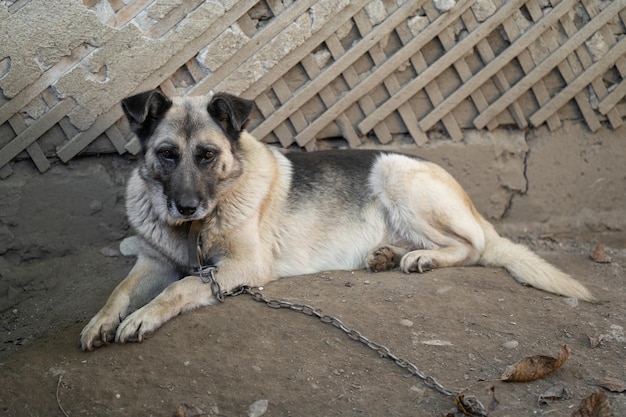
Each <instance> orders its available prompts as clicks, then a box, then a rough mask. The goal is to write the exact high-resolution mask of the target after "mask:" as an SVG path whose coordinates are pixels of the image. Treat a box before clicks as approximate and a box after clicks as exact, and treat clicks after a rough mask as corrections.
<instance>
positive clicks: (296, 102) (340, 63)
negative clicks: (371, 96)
mask: <svg viewBox="0 0 626 417" xmlns="http://www.w3.org/2000/svg"><path fill="white" fill-rule="evenodd" d="M417 6H418V4H414V3H412V2H407V3H405V4H403V5H402V6H401V7H399V8H398V9H397V10H396V11H395V12H394V13H393V14H391V15H390V16H389V17H388V18H387V19H386V20H385V21H383V22H382V23H381V24H379V25H378V26H377V27H376V28H375V29H374V30H372V31H371V32H370V33H368V34H367V35H366V36H365V37H364V38H363V39H361V41H360V42H359V43H358V44H356V45H355V46H353V47H352V48H350V50H349V51H348V52H346V53H345V54H344V55H343V56H342V57H341V58H340V59H338V60H337V61H335V62H333V63H332V64H331V65H330V66H329V67H328V68H327V69H326V70H325V71H324V73H323V74H322V75H320V76H318V77H317V78H315V79H314V80H312V81H311V82H310V83H308V84H307V85H305V86H304V87H303V88H301V89H300V90H298V91H297V93H296V94H295V95H294V97H293V98H292V99H291V100H289V102H287V103H285V104H284V105H283V106H282V107H281V108H279V109H278V110H277V111H276V112H275V113H274V114H272V115H271V116H270V117H268V118H267V119H266V120H265V121H264V122H263V123H261V124H260V125H259V126H257V127H256V129H254V135H255V136H257V137H264V136H265V135H267V134H268V133H269V132H271V131H272V130H273V129H274V128H275V127H276V126H278V125H279V124H280V123H282V121H283V120H285V119H286V118H287V117H289V115H290V114H291V113H293V112H294V111H295V110H296V109H298V108H300V106H302V105H303V104H304V103H306V102H307V101H309V100H310V99H311V98H313V97H314V96H315V95H316V94H317V93H318V91H320V90H322V89H323V88H324V87H325V86H326V85H328V83H329V81H331V80H333V79H335V78H337V77H338V76H339V75H340V74H341V73H342V72H343V71H345V69H346V68H348V67H349V66H350V65H352V64H353V63H354V62H355V61H356V60H357V59H359V58H360V57H361V55H362V54H363V53H364V52H366V51H367V50H369V49H370V48H371V47H372V46H374V45H376V44H377V43H378V42H380V41H381V39H382V38H383V37H385V36H387V34H388V33H390V32H391V31H392V30H393V28H394V27H396V26H397V25H399V24H400V23H401V22H402V21H403V20H404V19H406V16H407V15H408V13H411V12H412V11H413V10H414V9H415V8H417ZM396 67H397V66H396ZM370 89H371V84H370ZM352 91H354V89H353V90H352ZM359 97H360V96H359ZM329 110H330V109H329ZM329 110H327V111H326V112H325V113H324V114H323V115H322V116H324V115H328V114H329ZM343 111H345V109H343V110H342V111H340V112H332V115H331V117H330V119H331V120H330V121H328V122H327V123H326V124H325V125H323V126H321V127H319V130H321V129H322V128H324V127H325V126H327V125H328V123H330V122H331V121H332V119H334V116H335V115H337V114H341V113H343ZM322 116H320V117H319V118H317V119H316V120H315V121H316V122H317V121H318V120H320V119H321V118H322ZM311 126H312V124H311V125H309V127H307V129H305V130H304V131H303V132H304V133H303V132H300V134H301V135H302V137H304V136H307V137H313V135H310V134H309V133H310V132H308V130H309V129H310V128H311ZM319 130H318V131H319Z"/></svg>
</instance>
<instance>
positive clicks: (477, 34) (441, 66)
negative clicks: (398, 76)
mask: <svg viewBox="0 0 626 417" xmlns="http://www.w3.org/2000/svg"><path fill="white" fill-rule="evenodd" d="M471 3H472V2H461V3H457V5H456V6H455V7H453V8H452V9H451V10H450V11H448V12H447V13H446V14H444V15H442V17H440V18H439V19H437V20H436V21H435V22H433V23H431V24H430V25H429V26H428V27H427V28H426V29H424V30H423V31H422V32H421V33H420V34H418V36H416V37H415V39H418V38H419V37H420V35H422V34H425V33H427V32H429V29H431V28H432V29H431V30H432V31H433V32H436V33H435V34H438V33H439V32H441V30H443V29H445V28H446V27H447V26H448V22H446V21H445V20H444V21H442V22H441V23H442V25H441V26H439V25H437V24H436V22H439V21H440V20H442V19H447V18H448V17H449V16H454V20H456V18H457V17H458V16H459V15H460V14H461V13H462V12H464V11H465V8H464V7H469V6H470V5H471ZM523 3H524V0H510V1H509V2H507V3H506V4H505V5H504V6H502V7H501V8H500V9H499V10H498V11H497V12H496V13H495V14H493V15H492V16H491V17H490V18H489V19H487V20H486V21H485V22H483V24H482V25H481V26H480V27H479V28H478V29H476V30H475V31H473V32H471V33H470V34H469V35H467V36H466V37H465V39H463V40H461V41H460V42H458V43H457V44H456V46H455V47H454V48H452V49H451V50H450V51H448V53H447V54H445V55H444V56H442V57H441V58H439V59H438V60H437V61H435V62H434V63H433V64H432V65H430V66H429V67H428V68H427V69H426V70H425V71H424V72H423V73H421V74H420V75H419V76H418V77H416V78H415V79H413V80H412V81H410V82H409V83H408V84H407V85H405V86H404V87H403V88H402V90H400V91H399V92H397V93H396V94H394V95H393V97H391V98H390V99H389V100H387V101H386V102H385V103H383V104H382V105H381V106H379V107H378V109H377V110H376V111H375V112H374V113H372V114H370V115H369V116H368V117H367V118H366V119H365V120H363V121H362V122H361V123H359V130H361V132H367V131H369V130H371V128H372V127H373V126H374V125H375V124H376V123H379V122H380V121H381V120H383V119H385V118H386V117H387V116H388V115H389V114H390V113H391V112H392V111H393V110H394V108H396V107H397V106H398V105H400V104H401V103H404V102H406V101H407V100H408V99H410V98H411V97H413V96H414V95H415V94H416V93H417V92H418V91H420V90H421V89H423V88H424V87H425V86H426V85H428V84H429V83H431V82H432V81H433V80H434V79H435V78H437V76H439V75H440V74H441V73H442V72H443V71H444V70H445V69H447V68H449V67H450V65H452V64H453V63H454V62H455V61H457V60H458V59H459V57H462V56H463V55H464V54H465V52H466V51H468V50H470V49H471V48H473V47H474V46H475V45H476V44H477V43H478V41H480V40H481V39H483V38H484V37H485V36H487V35H488V34H490V33H491V32H492V31H493V30H494V29H495V28H496V27H497V26H499V25H500V24H501V22H502V21H503V20H504V19H506V18H508V16H509V15H510V14H511V13H513V11H514V10H517V8H519V6H520V5H521V4H523ZM454 20H452V21H454ZM452 21H451V22H452ZM444 22H445V25H444ZM451 22H450V23H451ZM438 29H440V30H438ZM396 55H397V54H396ZM496 61H497V60H494V61H492V63H491V64H493V63H494V62H496ZM492 67H493V66H492ZM498 70H499V68H498ZM483 71H484V70H483ZM481 72H482V71H481ZM495 72H497V71H495ZM495 72H494V73H495ZM479 74H480V73H479ZM491 75H493V74H491ZM474 78H475V77H474ZM474 78H472V80H474ZM481 84H482V83H479V82H476V81H475V80H474V81H473V82H472V83H469V84H464V85H463V86H462V87H461V88H459V89H458V90H457V91H456V92H455V93H454V94H452V95H451V96H450V97H448V98H447V99H446V100H445V101H444V102H443V103H441V104H440V105H439V106H437V110H433V111H432V112H431V113H430V114H431V115H432V114H437V115H438V116H439V118H438V119H437V120H436V121H434V122H433V123H432V124H435V123H436V122H437V121H439V120H441V117H442V116H443V115H446V114H448V113H449V112H450V111H452V109H453V108H454V107H456V105H457V104H458V103H456V104H455V105H454V106H450V103H451V102H452V100H451V98H452V97H456V94H457V92H459V91H467V94H466V95H465V96H463V98H465V97H467V96H468V95H469V94H470V93H471V92H473V91H474V90H476V89H477V88H478V87H480V85H481ZM463 87H465V89H463ZM467 87H469V88H467ZM461 89H463V90H461ZM459 102H460V100H459ZM443 106H448V107H450V108H448V109H447V110H446V111H445V112H440V110H438V109H439V108H440V107H443ZM432 124H431V125H430V126H432ZM419 125H420V128H421V129H422V131H426V130H428V128H430V126H429V127H428V128H425V126H424V125H423V124H422V123H421V122H420V124H419Z"/></svg>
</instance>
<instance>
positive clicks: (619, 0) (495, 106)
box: [425, 0, 625, 129]
mask: <svg viewBox="0 0 626 417" xmlns="http://www.w3.org/2000/svg"><path fill="white" fill-rule="evenodd" d="M624 2H625V0H616V1H615V2H613V3H611V4H610V5H609V6H608V7H607V8H605V9H604V10H603V11H602V13H600V14H599V15H598V17H597V18H596V19H593V20H591V21H590V22H589V23H587V24H586V25H585V26H584V27H583V28H582V29H581V30H580V31H578V32H577V33H576V34H575V35H574V36H572V37H571V38H569V39H568V40H567V41H566V42H565V43H564V44H563V45H562V46H561V49H559V53H558V54H551V55H550V56H548V57H547V58H546V59H544V60H543V61H542V62H541V63H540V64H539V65H537V67H535V69H534V70H533V71H532V72H531V73H530V74H528V75H527V76H526V77H524V78H523V79H521V80H520V81H519V82H518V83H517V84H515V85H514V86H513V87H512V88H511V89H510V90H509V91H508V92H507V93H505V94H503V95H502V96H501V97H500V98H499V99H497V100H496V101H494V102H493V103H491V105H490V106H489V108H487V110H485V111H484V112H482V113H481V114H480V115H479V116H478V117H476V119H475V120H474V126H476V128H477V129H482V128H483V127H484V126H485V125H486V123H487V122H488V121H489V120H491V119H492V118H493V117H495V116H496V115H497V114H498V113H500V111H501V109H502V108H504V107H506V106H508V105H509V104H510V103H512V102H513V101H515V100H517V99H518V97H519V96H521V95H522V94H523V93H524V92H526V91H527V90H528V89H530V88H531V87H532V86H533V85H535V84H536V83H537V82H538V81H539V80H540V79H542V78H543V77H544V76H545V75H546V74H547V73H548V72H550V71H551V70H552V69H553V68H554V67H556V66H557V65H558V64H559V63H560V62H561V61H562V60H563V59H564V58H565V57H566V56H567V55H569V54H570V53H572V52H573V51H574V50H575V49H576V48H577V47H578V46H580V45H581V44H582V43H583V42H584V41H585V40H587V39H588V38H589V36H591V35H592V34H593V33H594V32H595V31H597V30H598V28H599V27H601V26H602V25H604V24H606V22H607V20H609V19H610V18H611V16H612V14H613V15H614V14H615V13H617V11H618V10H620V9H621V8H623V7H624ZM572 3H573V2H572V1H570V0H563V1H562V2H561V3H559V5H558V6H556V7H555V8H553V9H552V11H550V12H549V13H548V14H547V15H546V16H544V18H543V19H542V20H541V21H539V22H538V23H537V24H536V25H535V26H534V27H533V28H532V29H530V30H529V31H528V32H526V33H525V34H524V35H522V37H520V38H519V40H518V41H517V42H515V44H517V43H518V42H521V40H522V38H524V37H527V39H526V40H527V41H534V39H536V37H537V36H536V35H538V32H539V31H541V33H542V32H543V31H545V30H546V29H548V27H549V26H550V25H551V24H552V23H553V21H554V20H555V18H560V17H561V16H562V15H563V14H565V13H566V12H567V11H568V10H569V9H571V7H572ZM549 17H552V18H551V19H549V20H547V19H548V18H549ZM542 23H544V25H542ZM545 23H550V24H548V25H545ZM530 35H534V36H532V37H531V36H530ZM524 43H527V42H524ZM528 43H530V42H528ZM525 46H528V45H525ZM509 49H510V48H509ZM507 51H508V50H507ZM507 51H504V52H503V53H502V54H501V55H500V56H499V57H498V58H501V57H504V58H503V60H506V62H508V61H509V60H510V59H512V58H513V57H509V56H508V55H509V54H507ZM494 62H495V61H494ZM488 70H489V68H488V66H487V67H486V68H484V69H483V70H482V71H481V72H480V73H479V74H481V73H483V72H485V71H488ZM551 101H552V100H551ZM439 110H440V111H444V110H445V109H439ZM551 114H552V113H551ZM551 114H550V115H551ZM425 125H428V123H426V124H425Z"/></svg>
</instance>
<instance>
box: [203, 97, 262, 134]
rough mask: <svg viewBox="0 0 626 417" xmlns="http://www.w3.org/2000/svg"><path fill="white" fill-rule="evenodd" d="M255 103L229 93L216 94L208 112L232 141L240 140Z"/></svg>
mask: <svg viewBox="0 0 626 417" xmlns="http://www.w3.org/2000/svg"><path fill="white" fill-rule="evenodd" d="M253 106H254V102H252V101H250V100H246V99H243V98H240V97H236V96H233V95H231V94H227V93H216V94H215V95H214V96H213V98H212V99H211V102H210V103H209V106H208V108H207V110H208V111H209V114H210V115H211V117H212V118H213V120H215V121H216V122H217V123H218V124H219V125H220V126H221V127H222V129H223V130H224V132H225V133H226V135H227V136H228V137H229V138H230V139H232V140H237V139H239V135H240V134H241V131H242V130H243V129H245V127H246V124H247V121H248V117H250V113H251V112H252V107H253Z"/></svg>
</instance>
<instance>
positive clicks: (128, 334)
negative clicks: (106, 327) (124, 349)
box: [115, 305, 164, 343]
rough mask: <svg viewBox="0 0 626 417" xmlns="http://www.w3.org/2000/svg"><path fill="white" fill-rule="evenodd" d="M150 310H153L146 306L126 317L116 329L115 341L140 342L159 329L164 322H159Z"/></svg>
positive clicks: (155, 314) (156, 315) (154, 313)
mask: <svg viewBox="0 0 626 417" xmlns="http://www.w3.org/2000/svg"><path fill="white" fill-rule="evenodd" d="M150 310H153V309H151V307H150V306H149V305H146V306H144V307H142V308H140V309H139V310H137V311H135V312H134V313H132V314H131V315H129V316H128V317H126V318H125V319H124V321H123V322H122V324H120V326H119V327H118V328H117V333H116V334H115V341H116V342H117V343H126V342H141V341H142V340H143V339H144V338H145V337H147V336H149V335H151V334H152V333H153V332H154V331H155V330H156V329H158V328H159V327H161V325H162V324H163V322H164V320H161V319H160V318H159V317H158V316H159V315H158V314H157V313H156V312H154V311H150Z"/></svg>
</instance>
